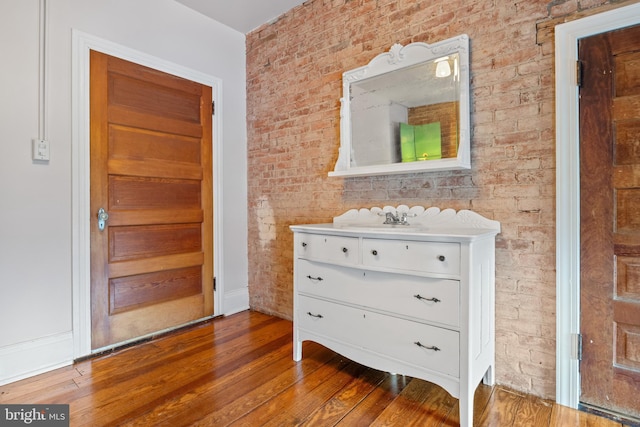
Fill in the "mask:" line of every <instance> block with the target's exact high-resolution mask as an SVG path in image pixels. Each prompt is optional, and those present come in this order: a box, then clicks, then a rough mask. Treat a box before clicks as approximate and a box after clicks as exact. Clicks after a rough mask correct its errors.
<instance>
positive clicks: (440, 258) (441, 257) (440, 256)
mask: <svg viewBox="0 0 640 427" xmlns="http://www.w3.org/2000/svg"><path fill="white" fill-rule="evenodd" d="M438 259H439V260H440V261H444V260H445V259H447V258H445V256H444V255H439V256H438Z"/></svg>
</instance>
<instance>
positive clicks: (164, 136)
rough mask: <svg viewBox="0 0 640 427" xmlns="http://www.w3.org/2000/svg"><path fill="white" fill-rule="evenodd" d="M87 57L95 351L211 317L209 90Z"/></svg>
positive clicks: (113, 61) (113, 60) (95, 54)
mask: <svg viewBox="0 0 640 427" xmlns="http://www.w3.org/2000/svg"><path fill="white" fill-rule="evenodd" d="M90 61H91V63H90V64H91V70H90V76H91V77H90V78H91V82H90V85H91V89H90V108H91V113H90V117H91V217H92V218H91V323H92V339H91V341H92V344H91V345H92V348H93V349H96V348H101V347H104V346H110V345H113V344H116V343H120V342H123V341H126V340H129V339H132V338H136V337H140V336H143V335H147V334H150V333H153V332H156V331H160V330H164V329H168V328H172V327H176V326H179V325H182V324H185V323H188V322H190V321H193V320H197V319H200V318H204V317H207V316H210V315H212V314H213V200H212V199H213V195H212V147H211V144H212V129H211V123H212V118H211V114H212V104H211V102H212V90H211V87H208V86H204V85H201V84H199V83H195V82H191V81H188V80H185V79H182V78H179V77H176V76H172V75H169V74H166V73H162V72H160V71H157V70H153V69H150V68H146V67H143V66H140V65H137V64H134V63H131V62H127V61H124V60H121V59H118V58H115V57H112V56H108V55H105V54H102V53H99V52H95V51H92V52H91V57H90ZM101 208H102V209H104V210H105V211H106V213H107V214H108V219H107V221H106V224H105V227H104V229H103V230H100V228H99V222H98V217H97V215H98V210H99V209H101Z"/></svg>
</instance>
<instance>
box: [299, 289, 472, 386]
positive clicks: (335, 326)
mask: <svg viewBox="0 0 640 427" xmlns="http://www.w3.org/2000/svg"><path fill="white" fill-rule="evenodd" d="M296 310H297V313H296V315H297V323H298V324H297V325H296V327H298V328H301V329H306V330H307V331H310V332H312V333H315V334H318V335H323V336H326V337H329V338H331V339H336V340H339V341H343V342H344V343H347V344H349V345H352V346H355V347H361V348H364V349H367V350H370V351H372V352H375V353H378V354H381V355H384V356H385V357H388V358H390V359H395V360H399V361H403V362H405V363H409V364H413V365H415V366H418V367H420V368H426V369H429V370H432V371H437V372H441V373H444V374H447V375H450V376H452V377H456V378H457V377H458V376H459V348H460V344H459V334H458V332H455V331H450V330H448V329H443V328H437V327H433V326H429V325H425V324H422V323H417V322H412V321H409V320H404V319H399V318H396V317H393V316H387V315H383V314H379V313H374V312H369V311H367V310H363V309H359V308H355V307H348V306H344V305H341V304H337V303H333V302H329V301H324V300H319V299H315V298H311V297H306V296H300V297H299V300H298V307H297V309H296Z"/></svg>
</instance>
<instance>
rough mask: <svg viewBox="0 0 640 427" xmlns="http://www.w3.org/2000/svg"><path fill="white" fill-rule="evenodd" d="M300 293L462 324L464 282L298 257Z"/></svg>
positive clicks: (444, 322)
mask: <svg viewBox="0 0 640 427" xmlns="http://www.w3.org/2000/svg"><path fill="white" fill-rule="evenodd" d="M296 276H297V277H296V286H297V289H296V292H298V293H302V294H307V295H313V296H318V297H322V298H327V299H332V300H335V301H342V302H345V303H348V304H353V305H358V306H363V307H369V308H373V309H376V310H382V311H386V312H389V313H391V314H397V315H398V316H400V317H411V318H415V319H417V320H421V321H427V322H434V323H441V324H443V325H448V326H452V327H455V328H457V327H458V325H459V316H458V314H459V299H460V298H459V297H460V283H459V282H458V281H457V280H448V279H433V278H428V277H419V276H410V275H405V274H394V273H385V272H377V271H364V270H358V269H354V268H348V267H339V266H333V265H326V264H322V263H317V262H311V261H305V260H298V262H297V264H296Z"/></svg>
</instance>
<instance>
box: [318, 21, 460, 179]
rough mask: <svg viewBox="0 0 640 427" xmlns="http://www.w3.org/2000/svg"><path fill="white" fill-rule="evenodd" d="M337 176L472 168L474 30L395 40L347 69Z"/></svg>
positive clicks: (344, 78)
mask: <svg viewBox="0 0 640 427" xmlns="http://www.w3.org/2000/svg"><path fill="white" fill-rule="evenodd" d="M342 82H343V85H342V91H343V97H342V99H341V100H340V102H341V109H340V150H339V155H338V161H337V162H336V165H335V168H334V171H332V172H329V176H352V175H384V174H396V173H410V172H421V171H437V170H454V169H470V168H471V160H470V157H471V156H470V107H469V103H470V96H469V37H468V36H467V35H466V34H463V35H460V36H457V37H454V38H451V39H447V40H444V41H441V42H438V43H434V44H427V43H422V42H416V43H411V44H408V45H406V46H402V45H400V44H395V45H393V46H392V47H391V49H390V50H389V52H385V53H382V54H380V55H378V56H376V57H375V58H373V59H372V60H371V62H369V64H367V65H365V66H364V67H360V68H356V69H354V70H350V71H346V72H345V73H343V75H342Z"/></svg>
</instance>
